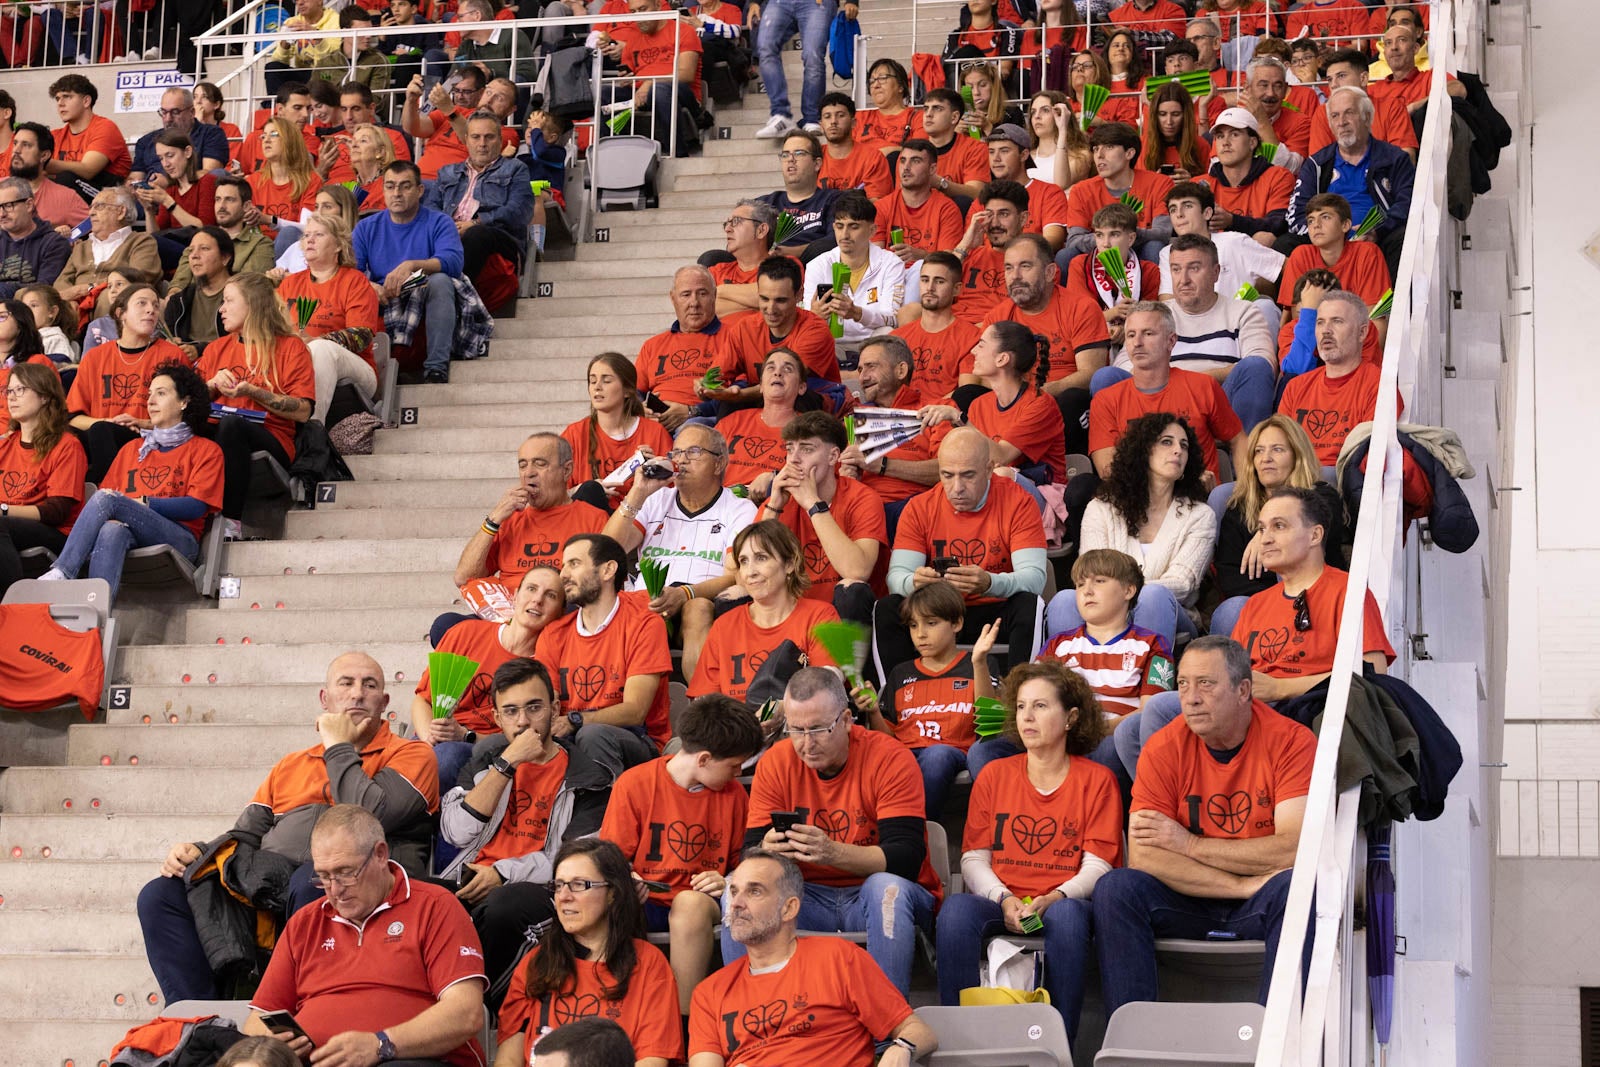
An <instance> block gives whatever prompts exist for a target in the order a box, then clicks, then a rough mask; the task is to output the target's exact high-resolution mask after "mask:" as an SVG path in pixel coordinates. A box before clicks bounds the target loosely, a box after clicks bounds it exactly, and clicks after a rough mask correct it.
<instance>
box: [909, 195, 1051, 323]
mask: <svg viewBox="0 0 1600 1067" xmlns="http://www.w3.org/2000/svg"><path fill="white" fill-rule="evenodd" d="M973 206H974V207H975V208H977V210H975V211H973V212H972V213H971V214H970V215H969V216H968V217H967V232H966V234H965V235H964V236H963V237H962V238H961V243H960V244H958V245H956V247H955V255H956V257H957V258H958V259H960V260H961V272H962V274H961V294H960V297H959V298H958V299H957V301H956V308H955V311H956V317H957V318H959V319H960V320H961V321H962V322H966V323H970V324H971V325H973V326H976V325H977V324H978V323H980V322H982V321H983V319H984V316H985V315H987V314H988V313H989V312H990V311H991V310H992V309H993V308H994V306H995V305H996V304H998V303H1000V302H1001V301H1002V300H1004V299H1005V296H1006V246H1007V245H1009V244H1010V243H1011V242H1012V241H1015V240H1016V239H1017V237H1018V235H1019V234H1021V233H1022V232H1023V231H1024V230H1026V229H1028V218H1029V216H1028V190H1027V189H1026V188H1024V187H1023V186H1022V185H1021V183H1019V182H1014V181H992V182H989V183H988V184H987V185H985V186H984V187H983V188H982V189H981V190H980V191H979V192H978V199H977V200H975V201H973ZM912 310H913V311H914V312H919V311H920V308H916V307H913V309H912ZM907 317H908V318H909V317H911V316H907ZM974 343H976V342H974ZM968 351H971V349H970V348H968Z"/></svg>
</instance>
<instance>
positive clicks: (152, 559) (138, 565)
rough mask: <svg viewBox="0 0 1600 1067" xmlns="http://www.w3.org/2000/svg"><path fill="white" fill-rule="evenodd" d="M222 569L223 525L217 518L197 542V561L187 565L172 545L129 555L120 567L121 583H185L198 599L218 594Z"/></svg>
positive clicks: (140, 584)
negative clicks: (198, 596)
mask: <svg viewBox="0 0 1600 1067" xmlns="http://www.w3.org/2000/svg"><path fill="white" fill-rule="evenodd" d="M221 568H222V523H221V521H219V520H218V519H217V518H216V517H213V518H212V520H211V524H210V526H208V527H207V529H206V534H205V537H203V538H201V540H200V562H199V564H198V565H196V564H193V563H190V562H189V561H188V560H187V559H185V558H184V556H183V554H182V553H180V552H179V551H178V550H177V549H175V548H173V547H172V546H171V545H151V546H150V547H149V548H136V549H134V550H133V551H131V552H129V553H128V555H127V559H126V562H124V563H123V565H122V584H123V585H125V586H128V585H139V586H151V585H170V584H173V583H177V582H185V583H188V584H191V585H193V586H194V591H195V592H196V593H199V594H200V595H201V596H211V595H212V594H213V593H215V592H216V591H217V579H218V577H219V576H220V574H221Z"/></svg>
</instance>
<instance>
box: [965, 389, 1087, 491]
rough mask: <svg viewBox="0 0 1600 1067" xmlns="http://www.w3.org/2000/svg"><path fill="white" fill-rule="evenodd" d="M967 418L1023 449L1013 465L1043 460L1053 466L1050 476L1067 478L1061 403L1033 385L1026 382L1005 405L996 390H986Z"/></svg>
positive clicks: (1063, 481) (988, 434)
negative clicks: (1002, 404)
mask: <svg viewBox="0 0 1600 1067" xmlns="http://www.w3.org/2000/svg"><path fill="white" fill-rule="evenodd" d="M967 422H968V423H969V424H971V426H972V428H973V429H975V430H977V431H978V432H979V433H981V434H983V435H984V436H985V437H987V438H989V440H991V441H1009V442H1010V443H1011V444H1013V445H1015V446H1016V447H1017V448H1019V449H1021V450H1022V456H1021V457H1020V458H1019V459H1017V460H1016V462H1015V463H1013V464H1012V465H1013V466H1017V467H1028V466H1032V465H1034V464H1037V463H1043V464H1044V465H1045V466H1046V467H1049V468H1050V480H1051V481H1053V482H1056V483H1057V484H1062V485H1064V484H1066V481H1067V439H1066V433H1067V428H1066V424H1065V423H1064V422H1063V421H1062V419H1061V406H1060V405H1059V404H1057V403H1056V399H1055V397H1053V396H1047V395H1046V394H1044V393H1041V392H1040V391H1039V390H1037V389H1035V388H1033V387H1032V386H1025V387H1024V388H1023V390H1022V392H1020V393H1018V394H1017V396H1016V399H1014V400H1012V402H1011V404H1010V406H1009V407H1005V408H1002V407H1001V406H1000V399H999V397H998V396H996V395H995V394H994V393H993V392H988V393H984V394H983V395H982V396H980V397H978V398H977V399H976V400H974V401H973V402H972V405H971V406H970V407H969V408H968V409H967Z"/></svg>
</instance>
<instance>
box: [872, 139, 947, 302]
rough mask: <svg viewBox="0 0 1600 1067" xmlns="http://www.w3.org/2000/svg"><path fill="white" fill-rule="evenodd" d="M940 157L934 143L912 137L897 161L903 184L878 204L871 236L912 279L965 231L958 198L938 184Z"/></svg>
mask: <svg viewBox="0 0 1600 1067" xmlns="http://www.w3.org/2000/svg"><path fill="white" fill-rule="evenodd" d="M937 159H938V153H937V152H936V151H935V150H934V147H933V144H932V143H931V142H929V141H925V140H923V139H922V138H920V137H914V138H912V139H911V140H909V141H907V142H906V143H905V144H904V145H903V146H901V148H900V157H899V159H898V160H897V162H896V166H897V167H898V168H899V171H900V180H899V183H898V184H897V185H896V186H895V188H894V191H893V192H892V193H890V194H887V195H886V196H885V197H884V198H883V199H882V200H880V201H879V203H878V219H877V230H876V231H875V232H874V234H873V238H872V239H873V240H874V241H875V242H876V243H877V244H879V245H881V246H882V247H884V248H886V249H888V250H889V251H890V252H893V253H894V254H895V255H897V256H899V257H900V262H902V263H904V264H905V265H906V275H907V277H908V278H912V277H914V276H915V272H916V270H917V263H918V262H920V261H921V260H923V259H926V258H927V257H928V255H929V254H930V253H932V252H948V251H949V250H950V249H952V248H954V247H955V246H956V245H957V244H959V243H960V242H961V236H962V234H963V233H964V232H965V230H966V224H965V223H964V222H962V220H961V209H960V208H959V207H957V206H956V202H955V201H954V200H951V199H950V198H949V197H948V196H946V195H944V194H943V193H941V192H939V191H938V190H937V189H935V188H934V181H935V179H936V178H937V173H936V172H935V170H934V167H935V166H936V162H937ZM896 230H898V231H900V239H899V240H898V241H896V240H895V231H896Z"/></svg>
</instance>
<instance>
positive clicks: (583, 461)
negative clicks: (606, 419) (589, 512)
mask: <svg viewBox="0 0 1600 1067" xmlns="http://www.w3.org/2000/svg"><path fill="white" fill-rule="evenodd" d="M561 437H562V440H564V441H566V442H567V444H569V445H571V446H572V478H571V479H570V480H569V481H568V483H567V484H568V487H569V488H571V487H572V486H576V485H580V484H582V483H583V482H586V481H589V480H590V479H594V480H597V481H598V480H599V479H601V478H604V477H606V476H608V475H609V474H610V473H611V472H612V471H614V470H616V469H617V468H618V467H620V466H622V465H623V464H624V463H626V462H627V461H628V460H629V459H630V458H631V457H632V456H633V454H634V453H635V452H637V451H638V450H639V449H640V448H641V447H645V448H649V449H650V450H651V451H652V452H654V453H655V454H656V455H658V456H660V455H664V454H666V453H668V452H670V451H672V435H671V434H669V433H667V431H666V429H665V428H664V427H663V426H662V425H661V424H660V423H659V422H657V421H656V420H654V419H647V418H645V417H644V416H642V415H641V416H639V419H638V421H637V422H635V423H634V426H633V432H632V433H630V434H629V435H628V436H627V437H624V438H623V439H622V440H620V441H619V440H617V439H616V438H614V437H612V436H611V435H610V434H608V433H606V432H605V431H604V430H602V429H600V428H599V427H598V426H597V427H595V431H594V438H595V444H594V451H593V453H592V454H591V452H590V445H589V420H588V419H586V418H585V419H579V420H578V421H577V422H574V423H572V424H571V425H570V426H568V427H567V428H566V429H565V430H562V431H561ZM632 481H633V479H632V478H629V479H628V481H627V482H625V483H623V484H624V489H626V487H627V485H628V484H630V483H631V482H632Z"/></svg>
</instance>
